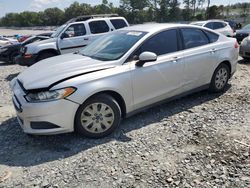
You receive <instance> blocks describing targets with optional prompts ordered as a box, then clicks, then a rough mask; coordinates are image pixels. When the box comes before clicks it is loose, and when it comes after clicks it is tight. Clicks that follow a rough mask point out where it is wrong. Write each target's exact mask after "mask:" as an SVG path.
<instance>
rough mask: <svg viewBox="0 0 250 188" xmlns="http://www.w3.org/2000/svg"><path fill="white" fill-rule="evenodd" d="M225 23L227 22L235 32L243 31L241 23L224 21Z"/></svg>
mask: <svg viewBox="0 0 250 188" xmlns="http://www.w3.org/2000/svg"><path fill="white" fill-rule="evenodd" d="M224 21H225V22H227V23H228V24H229V25H230V27H231V28H232V29H233V32H236V30H237V29H241V23H239V22H238V23H237V22H236V21H233V20H224Z"/></svg>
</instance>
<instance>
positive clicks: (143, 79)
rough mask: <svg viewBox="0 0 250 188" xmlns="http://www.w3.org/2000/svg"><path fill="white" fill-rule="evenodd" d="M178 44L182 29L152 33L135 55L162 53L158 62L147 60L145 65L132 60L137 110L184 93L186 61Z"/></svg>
mask: <svg viewBox="0 0 250 188" xmlns="http://www.w3.org/2000/svg"><path fill="white" fill-rule="evenodd" d="M178 44H179V43H178V32H177V30H176V29H171V30H167V31H162V32H160V33H158V34H156V35H154V36H152V37H151V38H150V39H148V40H147V41H145V42H144V43H143V44H142V46H141V47H140V48H139V49H138V50H137V51H136V52H135V53H134V54H133V56H134V57H136V56H137V57H138V56H139V55H140V54H141V53H142V52H145V51H148V52H154V53H156V54H157V55H158V58H157V61H155V62H147V63H146V64H144V66H143V67H137V66H136V65H135V64H133V63H131V64H132V65H131V66H132V67H131V68H132V70H131V77H132V87H133V95H134V108H135V109H138V108H142V107H144V106H147V105H150V104H152V103H155V102H158V101H160V100H163V99H165V98H168V97H171V96H174V95H176V94H178V93H180V92H181V90H182V85H183V71H184V64H183V59H182V52H181V51H179V50H180V48H179V45H178Z"/></svg>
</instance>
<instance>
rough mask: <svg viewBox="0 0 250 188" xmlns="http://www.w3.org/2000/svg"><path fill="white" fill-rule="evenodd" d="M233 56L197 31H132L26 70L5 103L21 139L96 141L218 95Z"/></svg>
mask: <svg viewBox="0 0 250 188" xmlns="http://www.w3.org/2000/svg"><path fill="white" fill-rule="evenodd" d="M238 51H239V48H238V43H237V42H236V40H235V39H233V38H228V37H225V36H223V35H221V34H219V33H216V32H214V31H212V30H210V29H207V28H202V27H199V26H191V25H181V24H148V25H138V26H133V27H129V28H125V29H122V30H118V31H115V32H113V33H110V34H107V35H105V36H102V37H100V38H99V39H97V40H95V41H94V42H93V43H91V44H90V45H88V46H87V47H85V48H84V49H82V50H81V51H80V52H79V53H74V54H67V55H61V56H57V57H53V58H49V59H46V60H43V61H40V62H39V63H37V64H35V65H33V66H31V67H30V68H28V69H26V70H25V71H24V72H22V73H21V74H20V75H18V77H17V78H16V79H14V80H12V82H11V87H12V90H13V103H14V106H15V108H16V111H17V117H18V120H19V123H20V125H21V127H22V128H23V130H24V132H26V133H29V134H40V135H41V134H46V135H47V134H58V133H65V132H72V131H77V132H79V133H81V134H83V135H84V136H87V137H92V138H93V137H94V138H99V137H103V136H107V135H108V134H110V133H111V132H113V131H114V130H115V129H116V128H117V126H118V125H119V124H120V121H121V119H122V118H125V117H128V116H130V115H132V114H134V113H136V112H139V111H141V110H142V109H145V108H148V107H150V106H152V105H154V104H156V103H157V104H158V103H159V102H162V101H165V100H170V99H173V98H177V97H180V96H183V95H185V94H189V93H191V92H195V91H199V90H203V89H210V90H211V91H213V92H222V91H223V90H224V89H225V87H226V85H227V82H228V80H229V78H230V77H232V75H233V74H234V72H235V71H236V64H237V59H238Z"/></svg>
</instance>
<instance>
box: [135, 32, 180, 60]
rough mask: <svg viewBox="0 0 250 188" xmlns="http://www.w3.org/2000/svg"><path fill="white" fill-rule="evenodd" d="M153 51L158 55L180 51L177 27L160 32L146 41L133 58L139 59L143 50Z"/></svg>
mask: <svg viewBox="0 0 250 188" xmlns="http://www.w3.org/2000/svg"><path fill="white" fill-rule="evenodd" d="M145 51H148V52H153V53H155V54H156V55H157V56H159V55H165V54H168V53H172V52H176V51H178V39H177V31H176V29H171V30H167V31H163V32H160V33H158V34H156V35H155V36H153V37H151V38H150V39H148V40H147V41H146V42H144V43H143V44H142V45H141V47H140V48H139V49H138V50H137V51H136V52H135V53H134V55H133V59H138V57H139V55H140V54H141V53H142V52H145Z"/></svg>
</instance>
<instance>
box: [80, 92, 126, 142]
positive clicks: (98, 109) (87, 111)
mask: <svg viewBox="0 0 250 188" xmlns="http://www.w3.org/2000/svg"><path fill="white" fill-rule="evenodd" d="M120 120H121V109H120V106H119V104H118V103H117V102H116V101H115V99H114V98H113V97H111V96H109V95H106V94H101V95H97V96H94V97H92V98H90V99H89V100H87V101H86V102H85V103H84V104H83V105H81V106H80V107H79V109H78V110H77V113H76V117H75V130H76V131H77V132H78V133H80V134H82V135H84V136H86V137H89V138H101V137H105V136H107V135H109V134H111V133H112V132H113V131H114V130H115V129H116V128H117V127H118V126H119V124H120Z"/></svg>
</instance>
